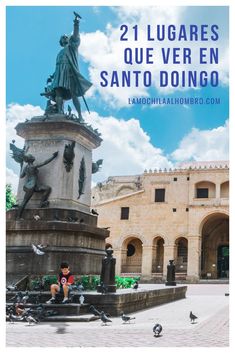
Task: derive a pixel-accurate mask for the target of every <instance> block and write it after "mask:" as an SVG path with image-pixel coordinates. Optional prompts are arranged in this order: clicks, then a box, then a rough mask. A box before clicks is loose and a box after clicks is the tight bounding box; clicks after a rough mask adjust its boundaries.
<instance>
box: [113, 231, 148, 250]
mask: <svg viewBox="0 0 235 353" xmlns="http://www.w3.org/2000/svg"><path fill="white" fill-rule="evenodd" d="M131 237H133V238H138V239H140V240H141V242H142V244H143V245H148V242H147V240H146V238H145V236H144V235H143V234H139V233H131V234H125V235H121V236H120V237H119V238H118V239H117V241H116V244H115V247H116V248H117V249H118V248H119V249H122V248H123V243H124V242H125V240H127V239H129V238H131Z"/></svg>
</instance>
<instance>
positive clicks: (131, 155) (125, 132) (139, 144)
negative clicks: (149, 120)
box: [85, 112, 172, 181]
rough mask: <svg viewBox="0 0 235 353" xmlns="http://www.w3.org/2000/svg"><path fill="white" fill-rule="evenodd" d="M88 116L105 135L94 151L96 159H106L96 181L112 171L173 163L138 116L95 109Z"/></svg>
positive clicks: (131, 171)
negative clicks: (121, 117)
mask: <svg viewBox="0 0 235 353" xmlns="http://www.w3.org/2000/svg"><path fill="white" fill-rule="evenodd" d="M85 119H86V121H88V122H89V123H91V124H92V126H93V127H95V128H98V130H99V131H100V132H101V134H102V138H103V142H102V144H101V146H100V147H99V148H98V149H97V150H94V151H93V160H97V159H99V158H102V159H104V162H103V167H102V169H101V171H100V172H98V173H97V174H94V178H93V179H94V180H95V181H98V179H99V181H101V180H105V179H106V178H107V177H109V176H111V175H128V174H138V173H143V171H144V169H150V168H152V169H154V168H170V167H172V163H171V162H170V161H169V160H168V159H167V157H166V156H164V153H163V151H162V150H161V149H160V148H157V147H154V146H153V145H152V144H151V142H150V137H149V136H148V135H147V133H146V132H145V131H144V130H143V129H142V128H141V126H140V124H139V121H138V120H137V119H135V118H132V119H129V120H127V121H125V120H118V119H116V118H114V117H112V116H110V117H101V116H99V115H98V114H97V113H95V112H92V113H91V114H90V115H89V116H88V114H86V115H85Z"/></svg>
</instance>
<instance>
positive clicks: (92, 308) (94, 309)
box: [89, 305, 101, 316]
mask: <svg viewBox="0 0 235 353" xmlns="http://www.w3.org/2000/svg"><path fill="white" fill-rule="evenodd" d="M89 310H90V311H91V312H92V314H94V315H95V316H100V315H101V312H100V311H98V310H97V309H96V308H95V307H94V305H91V306H90V307H89Z"/></svg>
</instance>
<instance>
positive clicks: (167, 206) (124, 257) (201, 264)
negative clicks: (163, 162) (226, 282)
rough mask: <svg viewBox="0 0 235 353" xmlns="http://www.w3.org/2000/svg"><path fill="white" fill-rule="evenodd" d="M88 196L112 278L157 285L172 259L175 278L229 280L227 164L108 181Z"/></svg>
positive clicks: (189, 166)
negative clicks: (112, 264) (103, 233)
mask: <svg viewBox="0 0 235 353" xmlns="http://www.w3.org/2000/svg"><path fill="white" fill-rule="evenodd" d="M92 195H93V196H92V197H93V208H96V209H97V211H98V213H99V217H98V223H99V224H98V225H99V227H103V228H105V227H110V229H109V230H110V237H109V238H107V239H106V241H107V246H110V245H111V246H112V247H113V249H114V256H115V257H116V261H117V262H116V274H118V275H124V274H125V275H126V274H128V275H133V274H138V275H140V276H141V279H142V280H143V281H144V280H146V281H148V280H151V281H153V280H154V281H162V280H165V278H166V269H167V264H168V262H169V260H171V259H174V260H175V265H176V278H178V279H182V280H184V279H186V280H188V281H192V282H197V281H198V280H199V279H201V278H202V279H218V278H228V277H229V168H228V162H200V163H199V162H196V163H191V164H189V163H188V164H187V163H185V164H182V165H181V167H180V168H179V169H174V170H171V169H170V170H153V171H152V170H149V171H145V172H144V174H142V175H137V176H117V177H110V178H108V180H107V181H106V182H104V183H98V184H97V186H96V187H95V188H94V189H93V194H92Z"/></svg>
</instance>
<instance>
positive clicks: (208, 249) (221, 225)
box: [200, 211, 229, 279]
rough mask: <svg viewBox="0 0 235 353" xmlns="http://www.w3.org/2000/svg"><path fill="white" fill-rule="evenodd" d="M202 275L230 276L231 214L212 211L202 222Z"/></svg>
mask: <svg viewBox="0 0 235 353" xmlns="http://www.w3.org/2000/svg"><path fill="white" fill-rule="evenodd" d="M200 234H201V243H202V246H201V277H202V278H208V279H217V278H228V277H229V215H228V213H227V212H221V211H217V212H211V213H210V214H208V215H207V216H206V217H204V219H203V220H202V222H201V224H200Z"/></svg>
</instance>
